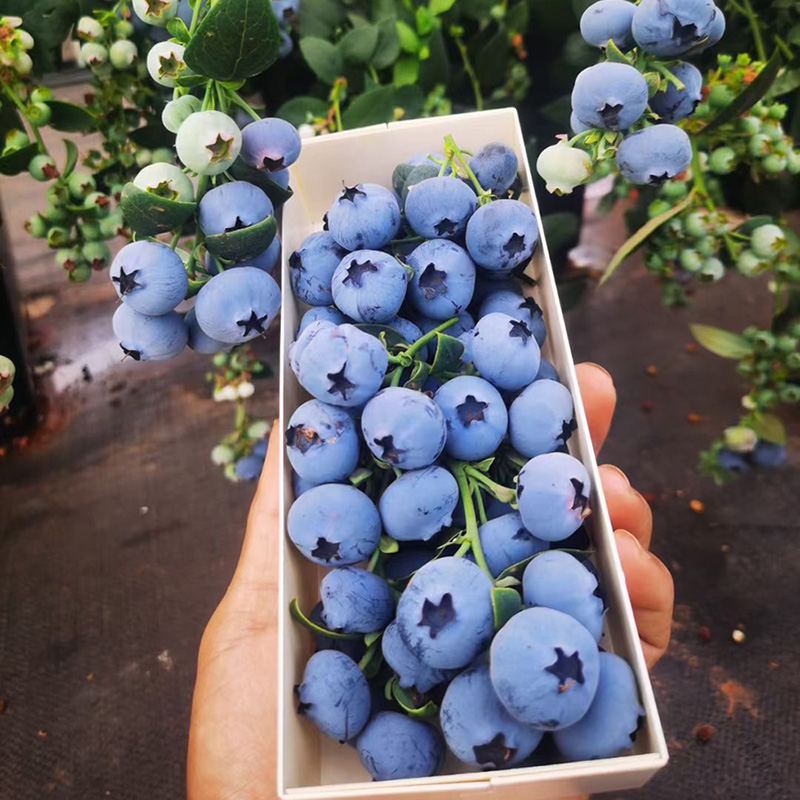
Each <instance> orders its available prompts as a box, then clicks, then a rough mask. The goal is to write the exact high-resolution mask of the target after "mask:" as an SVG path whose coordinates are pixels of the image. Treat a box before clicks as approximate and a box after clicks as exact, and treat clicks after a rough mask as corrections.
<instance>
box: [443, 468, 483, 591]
mask: <svg viewBox="0 0 800 800" xmlns="http://www.w3.org/2000/svg"><path fill="white" fill-rule="evenodd" d="M450 471H451V472H452V473H453V476H454V477H455V479H456V483H457V484H458V491H459V493H460V494H461V502H462V503H463V504H464V517H465V519H466V521H467V539H468V543H469V549H470V550H471V551H472V555H473V556H475V563H476V564H477V565H478V566H479V567H480V568H481V569H482V570H483V571H484V572H485V573H486V574H487V575H488V576H489V577H490V578H491V577H492V573H491V572H490V570H489V567H488V565H487V564H486V558H485V556H484V555H483V548H482V547H481V538H480V535H479V534H478V521H477V519H476V517H475V506H474V505H473V504H472V482H471V481H470V480H469V478H467V468H466V466H465V464H464V463H463V462H462V461H451V462H450ZM461 549H463V546H462V548H461ZM461 549H459V551H458V553H457V554H456V555H464V553H462V552H461Z"/></svg>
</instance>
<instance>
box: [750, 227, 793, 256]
mask: <svg viewBox="0 0 800 800" xmlns="http://www.w3.org/2000/svg"><path fill="white" fill-rule="evenodd" d="M785 245H786V237H785V236H784V234H783V231H782V230H781V229H780V228H779V227H778V226H777V225H772V224H768V225H761V226H759V227H758V228H756V229H755V230H754V231H753V232H752V234H750V247H751V248H752V249H753V252H754V253H755V254H756V255H757V256H760V257H761V258H774V257H775V256H776V255H777V253H778V252H779V251H780V250H782V249H783V247H784V246H785Z"/></svg>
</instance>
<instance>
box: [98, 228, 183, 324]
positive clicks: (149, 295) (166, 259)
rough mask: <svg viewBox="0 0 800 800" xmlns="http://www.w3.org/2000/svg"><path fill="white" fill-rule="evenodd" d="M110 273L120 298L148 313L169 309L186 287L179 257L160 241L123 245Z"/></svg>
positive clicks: (131, 306)
mask: <svg viewBox="0 0 800 800" xmlns="http://www.w3.org/2000/svg"><path fill="white" fill-rule="evenodd" d="M109 274H110V275H111V282H112V283H113V284H114V288H115V289H116V291H117V296H118V297H119V298H120V300H122V302H123V303H124V304H125V305H126V306H130V308H131V309H133V310H134V311H138V312H139V313H140V314H147V315H148V316H158V315H159V314H167V313H169V312H170V311H172V309H173V308H175V306H177V305H178V303H180V302H181V300H183V298H184V297H185V296H186V292H187V290H188V288H189V279H188V278H187V277H186V270H185V269H184V266H183V262H182V261H181V259H180V256H179V255H178V254H177V253H175V251H174V250H172V249H171V248H169V247H167V245H165V244H162V243H161V242H149V241H145V240H143V241H141V242H131V244H126V245H125V247H123V248H122V250H120V251H119V253H117V255H116V257H115V258H114V261H113V262H112V263H111V269H110V271H109Z"/></svg>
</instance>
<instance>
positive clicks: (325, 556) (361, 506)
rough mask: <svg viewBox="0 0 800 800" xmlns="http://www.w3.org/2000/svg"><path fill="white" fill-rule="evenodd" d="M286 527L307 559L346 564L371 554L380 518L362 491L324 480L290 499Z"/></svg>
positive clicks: (340, 564)
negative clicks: (320, 484) (295, 497)
mask: <svg viewBox="0 0 800 800" xmlns="http://www.w3.org/2000/svg"><path fill="white" fill-rule="evenodd" d="M286 527H287V531H288V533H289V538H290V539H291V540H292V542H293V544H294V545H295V547H297V549H298V550H299V551H300V552H301V553H302V554H303V555H304V556H305V557H306V558H308V559H309V560H310V561H313V562H314V563H315V564H322V565H323V566H327V567H333V566H347V565H349V564H357V563H358V562H359V561H364V560H365V559H367V558H369V557H370V556H371V555H372V552H373V550H374V549H375V547H376V546H377V544H378V539H379V538H380V535H381V518H380V515H379V514H378V509H377V508H375V506H374V504H373V502H372V500H370V499H369V498H368V497H367V496H366V495H365V494H363V492H359V491H358V489H356V488H355V487H353V486H348V485H344V484H339V483H326V484H323V485H322V486H315V487H314V488H313V489H309V490H308V491H306V492H305V493H303V494H302V495H300V497H298V498H297V499H296V500H295V501H294V503H293V504H292V507H291V508H290V509H289V515H288V517H287V520H286Z"/></svg>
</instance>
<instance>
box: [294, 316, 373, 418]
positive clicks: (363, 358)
mask: <svg viewBox="0 0 800 800" xmlns="http://www.w3.org/2000/svg"><path fill="white" fill-rule="evenodd" d="M289 355H290V360H291V362H292V369H294V371H295V374H296V375H297V379H298V380H299V381H300V383H301V385H302V386H303V388H305V389H306V391H308V392H310V393H311V394H312V395H313V396H314V397H316V398H317V399H318V400H323V401H325V402H327V403H332V404H333V405H336V406H360V405H363V404H364V403H365V402H366V401H367V400H369V399H370V398H371V397H372V396H373V395H374V394H375V393H376V392H377V391H378V389H379V388H380V385H381V382H382V381H383V376H384V373H385V372H386V367H387V365H388V356H387V354H386V348H385V347H384V346H383V345H382V344H381V343H380V341H379V340H378V339H376V338H375V337H374V336H370V334H368V333H365V332H364V331H362V330H359V329H358V328H356V327H355V326H354V325H348V324H344V325H338V326H334V325H332V324H331V323H329V322H322V321H319V322H314V323H312V324H311V325H309V326H308V327H307V328H306V329H305V330H304V331H303V333H302V334H301V335H300V336H299V338H298V339H297V341H296V342H295V343H294V345H293V346H292V350H291V351H290V354H289Z"/></svg>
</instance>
